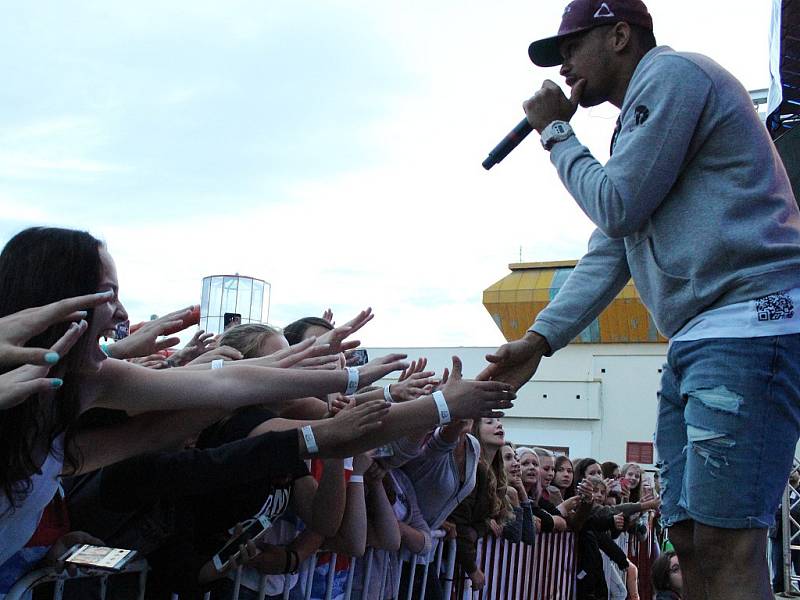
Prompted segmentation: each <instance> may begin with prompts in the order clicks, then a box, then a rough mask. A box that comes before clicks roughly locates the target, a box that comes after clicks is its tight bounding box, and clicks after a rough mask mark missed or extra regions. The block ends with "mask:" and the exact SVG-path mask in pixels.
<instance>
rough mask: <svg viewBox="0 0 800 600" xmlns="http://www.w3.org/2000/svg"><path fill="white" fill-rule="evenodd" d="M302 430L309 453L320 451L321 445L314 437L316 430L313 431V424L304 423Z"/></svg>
mask: <svg viewBox="0 0 800 600" xmlns="http://www.w3.org/2000/svg"><path fill="white" fill-rule="evenodd" d="M300 431H302V432H303V439H304V440H305V442H306V450H308V453H309V454H316V453H317V452H319V446H317V440H316V439H315V438H314V432H313V431H311V425H304V426H303V427H301V428H300Z"/></svg>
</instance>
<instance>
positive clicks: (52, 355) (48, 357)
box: [44, 352, 61, 365]
mask: <svg viewBox="0 0 800 600" xmlns="http://www.w3.org/2000/svg"><path fill="white" fill-rule="evenodd" d="M59 358H61V357H60V356H59V355H58V352H48V353H47V354H45V355H44V360H45V362H46V363H48V364H51V365H54V364H56V363H57V362H58V359H59Z"/></svg>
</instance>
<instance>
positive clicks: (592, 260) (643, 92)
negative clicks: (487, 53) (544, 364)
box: [481, 0, 800, 600]
mask: <svg viewBox="0 0 800 600" xmlns="http://www.w3.org/2000/svg"><path fill="white" fill-rule="evenodd" d="M687 18H690V17H689V16H688V15H687ZM652 28H653V24H652V19H651V17H650V14H649V13H648V12H647V8H646V7H645V5H644V4H642V2H641V1H640V0H605V1H598V0H575V1H574V2H572V3H571V4H569V6H567V8H566V11H565V12H564V16H563V17H562V21H561V26H560V28H559V30H558V35H556V36H555V37H551V38H547V39H543V40H539V41H537V42H534V43H533V44H531V46H530V48H529V50H528V53H529V55H530V57H531V60H532V61H533V62H534V63H535V64H537V65H540V66H555V65H559V64H560V65H561V75H562V76H563V77H564V78H565V79H566V83H567V85H569V86H570V87H571V88H572V92H571V97H570V98H567V97H566V96H565V95H564V94H563V93H562V92H561V90H560V88H559V87H558V86H557V85H556V84H555V83H553V82H552V81H545V82H544V84H543V85H542V87H541V89H540V90H539V91H537V92H536V94H535V95H534V96H533V97H532V98H530V99H529V100H527V101H526V102H525V103H524V104H523V108H524V110H525V113H526V115H527V118H528V121H529V122H530V124H531V125H532V126H533V128H534V129H536V130H537V131H538V132H539V133H540V134H541V141H542V145H543V146H544V148H545V149H546V150H548V151H549V152H550V160H551V162H552V163H553V165H554V166H555V168H556V170H557V171H558V174H559V176H560V177H561V179H562V181H563V182H564V185H565V186H566V188H567V189H568V190H569V192H570V193H571V195H572V196H573V197H574V199H575V201H576V202H577V203H578V205H579V206H580V207H581V208H582V209H583V211H584V212H585V213H586V214H587V215H588V216H589V218H590V219H591V220H592V221H593V222H594V223H595V225H596V226H597V229H596V230H595V231H594V233H593V234H592V236H591V238H590V240H589V249H588V252H587V254H586V255H585V256H584V257H583V258H582V259H581V261H580V262H579V263H578V266H577V267H576V268H575V270H574V271H573V272H572V274H571V275H570V277H569V279H568V280H567V281H566V283H565V284H564V286H563V287H562V288H561V290H560V291H559V293H558V295H557V296H556V297H555V298H554V299H553V301H552V302H551V303H550V304H549V306H548V307H547V308H546V309H545V310H543V311H542V312H541V313H540V314H539V316H538V317H537V319H536V322H535V323H534V324H533V325H532V326H531V328H530V330H529V331H528V333H527V334H526V335H525V337H524V338H522V339H521V340H517V341H514V342H511V343H508V344H505V345H503V346H502V347H501V348H500V349H499V350H498V351H497V352H496V354H494V355H489V356H487V360H488V361H489V362H490V365H489V366H488V367H487V368H486V370H485V371H484V372H483V373H482V374H481V377H482V378H491V379H499V380H503V381H507V382H510V383H513V384H514V385H515V386H517V387H519V386H521V385H522V384H524V383H525V382H526V381H528V380H529V379H530V378H531V377H532V376H533V374H534V372H535V371H536V368H537V366H538V365H539V361H540V360H541V358H542V357H543V356H550V355H551V354H552V353H553V352H555V351H557V350H559V349H560V348H563V347H564V346H565V345H566V344H567V343H568V342H569V341H570V340H571V339H573V338H574V337H575V336H576V335H578V333H580V332H581V331H582V330H583V329H584V328H585V327H586V326H587V325H589V324H590V323H591V322H592V320H593V319H594V318H595V317H597V315H598V314H599V313H600V312H601V311H602V310H603V308H605V306H606V305H607V304H608V303H609V302H610V301H611V300H612V299H613V298H614V297H615V296H616V294H617V293H618V292H619V291H620V290H621V289H622V287H623V286H624V285H625V283H626V282H627V281H628V279H629V277H631V276H632V277H633V280H634V282H635V284H636V287H637V289H638V290H639V294H640V295H641V297H642V300H643V301H644V303H645V304H646V305H647V307H648V308H649V310H650V312H651V314H652V315H653V318H654V320H655V322H656V325H657V326H658V328H659V330H660V331H661V332H662V333H663V334H664V335H665V336H667V337H669V338H671V344H670V348H669V352H668V355H667V365H665V367H664V370H663V377H662V382H661V392H660V399H659V414H658V424H657V433H656V446H657V450H658V455H659V457H660V459H661V461H662V463H663V467H662V470H661V480H662V490H663V504H662V507H661V511H662V517H663V520H664V524H665V525H666V526H668V527H669V535H670V539H671V540H672V542H673V544H674V546H675V549H676V551H677V553H678V556H679V559H680V564H681V569H682V572H683V581H684V587H685V596H684V598H689V600H701V599H708V600H733V599H737V598H741V599H747V600H753V599H756V598H759V599H760V598H763V599H767V598H772V595H771V593H770V588H769V577H768V572H767V563H766V547H765V545H766V539H767V527H769V526H770V525H771V524H772V523H773V515H774V513H775V508H776V507H777V505H778V500H779V497H780V494H781V491H782V489H783V487H784V486H785V485H786V481H787V477H788V474H789V471H790V469H791V466H792V457H793V454H794V450H795V444H796V442H797V439H798V433H799V432H800V214H798V208H797V204H796V202H795V199H794V197H793V195H792V191H791V188H790V184H789V179H788V178H787V175H786V172H785V170H784V167H783V165H782V163H781V160H780V158H779V157H778V154H777V152H776V151H775V148H774V146H773V144H772V142H771V140H770V138H769V136H768V135H767V131H766V129H765V127H764V126H763V125H762V124H761V122H760V121H759V119H758V115H757V114H756V111H755V110H754V109H753V105H752V103H751V100H750V97H749V95H748V93H747V92H746V91H745V89H744V88H743V87H742V86H741V85H740V84H739V83H738V82H737V81H736V80H735V79H734V78H733V77H732V76H731V75H730V74H729V73H727V72H726V71H725V70H724V69H722V68H721V67H720V66H719V65H718V64H716V63H715V62H713V61H712V60H710V59H709V58H707V57H705V56H701V55H698V54H688V53H683V52H675V51H674V50H672V49H671V48H669V47H666V46H660V47H656V46H655V39H654V37H653V33H652ZM606 101H607V102H611V103H612V104H613V105H615V106H616V107H618V108H619V109H620V111H621V112H620V116H619V119H618V121H617V125H616V129H615V130H614V135H613V137H612V139H611V147H612V156H611V158H610V159H609V161H608V162H607V163H606V164H605V165H601V164H600V163H599V162H597V160H596V159H595V158H594V157H593V156H592V155H591V153H590V152H589V150H588V149H587V148H586V147H585V146H583V145H581V143H580V141H579V140H578V138H577V137H576V135H575V133H574V132H573V130H572V128H571V127H570V125H569V120H570V118H571V117H572V115H573V114H574V113H575V111H576V109H577V108H578V105H580V106H583V107H589V106H595V105H597V104H600V103H602V102H606Z"/></svg>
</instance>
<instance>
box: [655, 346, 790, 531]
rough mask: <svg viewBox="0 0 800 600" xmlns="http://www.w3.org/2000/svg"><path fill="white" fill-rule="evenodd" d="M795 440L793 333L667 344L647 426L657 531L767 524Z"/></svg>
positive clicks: (772, 515)
mask: <svg viewBox="0 0 800 600" xmlns="http://www.w3.org/2000/svg"><path fill="white" fill-rule="evenodd" d="M799 434H800V334H792V335H782V336H775V337H759V338H719V339H707V340H697V341H687V342H675V343H673V344H672V345H671V347H670V349H669V352H668V354H667V364H666V365H664V369H663V371H662V377H661V391H660V393H659V405H658V423H657V426H656V449H657V451H658V457H659V460H660V461H661V463H662V467H661V494H662V505H661V514H662V522H663V524H664V526H665V527H669V526H670V525H673V524H675V523H677V522H679V521H685V520H688V519H691V520H694V521H697V522H698V523H702V524H703V525H709V526H712V527H723V528H728V529H744V528H752V527H770V526H772V525H773V523H774V520H775V511H776V510H777V507H778V503H779V502H780V497H781V494H782V492H783V489H784V487H785V486H786V484H787V482H788V477H789V473H790V471H791V469H792V460H793V457H794V453H795V446H796V444H797V440H798V435H799Z"/></svg>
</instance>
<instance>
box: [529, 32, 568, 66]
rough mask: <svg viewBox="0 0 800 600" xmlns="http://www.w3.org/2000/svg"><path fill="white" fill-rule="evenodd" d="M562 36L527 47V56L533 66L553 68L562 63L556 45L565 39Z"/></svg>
mask: <svg viewBox="0 0 800 600" xmlns="http://www.w3.org/2000/svg"><path fill="white" fill-rule="evenodd" d="M565 37H566V36H563V35H555V36H553V37H549V38H545V39H543V40H537V41H535V42H533V43H532V44H531V45H530V46H528V56H529V57H530V59H531V61H532V62H533V64H535V65H536V66H538V67H555V66H556V65H560V64H561V62H562V60H563V59H562V58H561V52H559V51H558V43H559V42H560V41H561V40H562V39H563V38H565Z"/></svg>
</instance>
